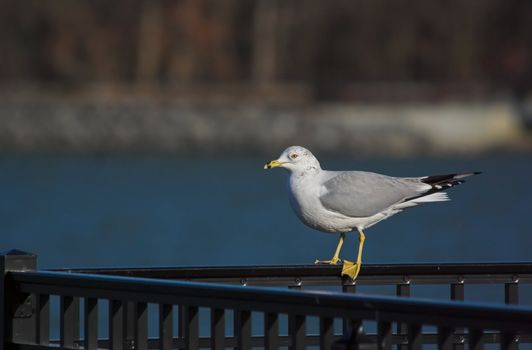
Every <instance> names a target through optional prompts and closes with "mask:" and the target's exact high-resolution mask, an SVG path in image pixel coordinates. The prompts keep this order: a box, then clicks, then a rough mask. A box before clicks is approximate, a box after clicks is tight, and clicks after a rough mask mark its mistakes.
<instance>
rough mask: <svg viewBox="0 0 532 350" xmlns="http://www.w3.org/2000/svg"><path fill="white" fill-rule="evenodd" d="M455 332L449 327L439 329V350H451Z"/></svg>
mask: <svg viewBox="0 0 532 350" xmlns="http://www.w3.org/2000/svg"><path fill="white" fill-rule="evenodd" d="M452 344H453V331H452V329H451V328H448V327H438V350H451V348H452Z"/></svg>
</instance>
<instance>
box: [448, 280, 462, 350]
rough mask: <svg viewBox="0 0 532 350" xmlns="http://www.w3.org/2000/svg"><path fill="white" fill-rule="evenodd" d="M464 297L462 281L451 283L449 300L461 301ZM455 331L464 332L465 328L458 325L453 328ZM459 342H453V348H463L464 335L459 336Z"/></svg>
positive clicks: (459, 349) (455, 349)
mask: <svg viewBox="0 0 532 350" xmlns="http://www.w3.org/2000/svg"><path fill="white" fill-rule="evenodd" d="M464 298H465V292H464V283H451V300H455V301H463V300H464ZM454 332H455V333H461V334H464V333H465V328H462V327H459V328H456V329H455V330H454ZM459 339H460V344H453V348H454V350H464V336H463V335H461V336H460V338H459Z"/></svg>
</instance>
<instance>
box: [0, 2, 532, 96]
mask: <svg viewBox="0 0 532 350" xmlns="http://www.w3.org/2000/svg"><path fill="white" fill-rule="evenodd" d="M0 80H1V81H3V82H4V84H6V83H7V84H9V83H11V82H13V81H17V82H20V81H23V82H29V83H56V84H67V85H70V86H72V85H75V86H78V85H81V86H83V85H85V84H94V83H101V82H105V83H111V84H126V85H128V84H132V85H136V86H142V85H150V86H168V85H194V84H205V85H209V84H211V85H218V86H223V85H227V84H244V85H245V86H247V87H248V88H263V87H270V88H271V87H275V86H281V85H283V84H287V83H298V84H302V85H305V86H309V87H310V89H311V90H312V91H313V93H314V96H315V97H316V98H322V99H327V98H341V97H342V96H341V95H342V93H345V94H349V91H350V90H349V88H348V87H350V86H351V87H352V86H357V84H366V85H371V84H392V85H393V84H396V83H405V82H411V83H429V84H436V85H438V84H439V85H442V86H447V85H449V84H451V85H452V84H454V85H462V86H472V85H475V84H479V85H481V86H487V87H488V90H489V89H491V88H495V87H496V88H500V87H501V86H502V87H505V88H510V89H512V90H513V91H514V92H515V93H526V92H527V91H528V89H529V87H530V85H531V81H532V1H529V0H515V1H508V0H482V1H474V0H434V1H426V0H408V1H407V0H399V1H389V0H371V1H367V0H333V1H322V0H289V1H288V0H287V1H281V0H253V1H252V0H178V1H170V0H115V1H107V0H76V1H71V0H55V1H41V0H20V1H2V2H0ZM346 91H347V92H346Z"/></svg>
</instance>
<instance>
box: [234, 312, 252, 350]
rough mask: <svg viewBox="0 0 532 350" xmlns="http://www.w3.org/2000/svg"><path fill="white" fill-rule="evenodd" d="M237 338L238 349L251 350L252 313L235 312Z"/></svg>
mask: <svg viewBox="0 0 532 350" xmlns="http://www.w3.org/2000/svg"><path fill="white" fill-rule="evenodd" d="M234 323H235V327H234V329H235V337H236V341H237V347H236V348H237V349H239V350H245V349H250V348H251V312H250V311H247V310H235V320H234Z"/></svg>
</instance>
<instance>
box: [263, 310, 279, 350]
mask: <svg viewBox="0 0 532 350" xmlns="http://www.w3.org/2000/svg"><path fill="white" fill-rule="evenodd" d="M278 348H279V316H278V315H277V314H274V313H270V312H265V313H264V349H265V350H274V349H275V350H277V349H278Z"/></svg>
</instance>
